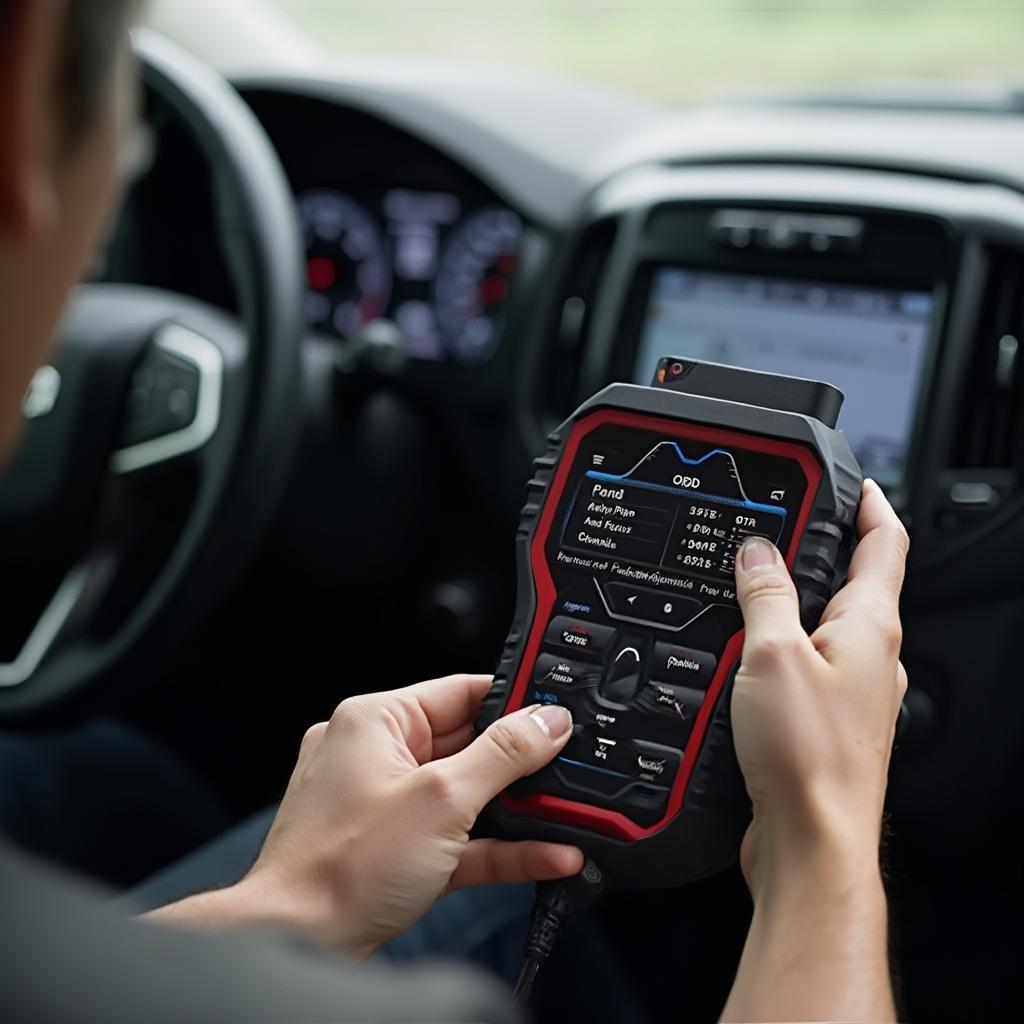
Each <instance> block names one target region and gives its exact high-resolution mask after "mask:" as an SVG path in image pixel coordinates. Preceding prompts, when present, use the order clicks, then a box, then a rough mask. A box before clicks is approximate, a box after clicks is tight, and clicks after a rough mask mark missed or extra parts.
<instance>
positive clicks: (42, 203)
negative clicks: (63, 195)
mask: <svg viewBox="0 0 1024 1024" xmlns="http://www.w3.org/2000/svg"><path fill="white" fill-rule="evenodd" d="M65 6H66V0H13V2H12V3H10V5H9V10H8V12H7V16H6V19H4V20H3V23H2V24H0V235H7V236H9V237H11V236H13V237H14V238H16V239H20V240H23V241H24V240H31V239H32V238H34V237H36V236H38V235H39V234H41V233H45V232H46V231H47V230H48V229H49V228H50V226H51V225H52V224H53V223H54V222H55V221H56V220H57V217H58V213H59V209H58V201H57V173H58V158H59V143H60V135H61V129H60V121H59V110H58V105H59V102H58V101H59V87H60V82H59V55H60V47H61V28H62V25H63V20H64V9H65Z"/></svg>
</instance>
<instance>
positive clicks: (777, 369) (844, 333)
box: [634, 267, 934, 488]
mask: <svg viewBox="0 0 1024 1024" xmlns="http://www.w3.org/2000/svg"><path fill="white" fill-rule="evenodd" d="M933 307H934V299H933V296H932V294H931V293H930V292H924V291H901V290H897V289H886V288H873V287H863V286H859V285H846V284H833V283H825V282H815V281H797V280H788V279H782V278H767V277H755V276H751V275H746V274H721V273H711V272H704V271H693V270H686V269H681V268H677V267H664V268H661V269H659V270H657V271H656V272H655V274H654V279H653V282H652V286H651V294H650V300H649V305H648V310H647V316H646V320H645V323H644V327H643V332H642V335H641V339H640V346H639V350H638V356H637V363H636V371H635V377H634V379H635V380H636V382H637V383H642V384H646V383H648V382H649V381H650V380H651V375H652V374H653V373H654V369H655V367H656V366H657V363H658V360H659V359H660V358H661V357H662V356H665V355H669V354H671V355H680V356H690V357H692V358H695V359H705V360H709V361H712V362H716V363H727V364H729V365H733V366H743V367H746V368H747V369H751V370H765V371H769V372H771V373H781V374H787V375H791V376H798V377H811V378H814V379H817V380H826V381H829V382H830V383H832V384H834V385H835V386H836V387H838V388H839V389H840V390H841V391H843V392H844V393H845V395H846V403H845V405H844V407H843V417H842V421H841V423H840V427H841V428H842V430H843V433H844V434H845V435H846V438H847V440H848V441H849V443H850V447H851V448H852V449H853V452H854V454H855V456H856V457H857V460H858V461H859V462H860V464H861V466H862V467H863V469H864V472H865V474H866V475H868V476H872V477H874V478H875V479H876V480H877V481H878V482H879V483H880V484H882V485H883V486H886V487H890V488H894V487H899V486H900V485H901V484H902V483H903V473H904V464H905V461H906V456H907V447H908V444H909V441H910V433H911V428H912V425H913V418H914V411H915V409H916V406H917V397H918V393H919V390H920V387H921V380H922V373H923V369H924V364H925V357H926V354H927V348H928V339H929V336H930V328H931V320H932V313H933Z"/></svg>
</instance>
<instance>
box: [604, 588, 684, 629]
mask: <svg viewBox="0 0 1024 1024" xmlns="http://www.w3.org/2000/svg"><path fill="white" fill-rule="evenodd" d="M604 595H605V600H606V601H607V602H608V611H609V612H610V614H611V615H612V617H613V618H621V619H631V620H635V621H640V622H647V623H651V624H652V625H655V626H661V627H663V628H665V629H679V628H680V627H681V626H684V625H685V624H686V623H687V622H689V621H690V619H692V618H693V617H694V616H695V615H696V614H697V613H698V612H699V611H700V608H701V605H700V602H699V601H695V600H694V599H693V598H692V597H680V596H679V595H678V594H674V593H671V592H669V591H664V590H649V589H648V588H646V587H635V586H633V585H632V584H631V583H618V582H612V583H606V584H605V587H604Z"/></svg>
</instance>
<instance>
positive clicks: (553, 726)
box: [530, 704, 572, 739]
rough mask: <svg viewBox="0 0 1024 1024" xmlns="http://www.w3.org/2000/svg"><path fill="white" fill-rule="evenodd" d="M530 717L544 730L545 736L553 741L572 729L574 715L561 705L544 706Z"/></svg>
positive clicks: (532, 712) (531, 713)
mask: <svg viewBox="0 0 1024 1024" xmlns="http://www.w3.org/2000/svg"><path fill="white" fill-rule="evenodd" d="M530 717H531V718H532V719H533V720H534V721H535V722H536V723H537V724H538V725H539V726H540V727H541V728H542V729H543V730H544V735H545V736H550V737H551V738H552V739H559V738H560V737H562V736H564V735H565V734H566V733H567V732H568V731H569V730H570V729H571V728H572V715H571V714H569V709H568V708H563V707H562V705H561V704H544V705H542V706H541V707H539V708H537V710H536V711H531V712H530Z"/></svg>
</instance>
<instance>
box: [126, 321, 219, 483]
mask: <svg viewBox="0 0 1024 1024" xmlns="http://www.w3.org/2000/svg"><path fill="white" fill-rule="evenodd" d="M223 376H224V357H223V356H222V355H221V351H220V349H219V348H218V347H217V346H216V345H215V344H214V343H213V342H212V341H210V340H209V339H208V338H204V337H202V335H199V334H196V333H195V332H194V331H190V330H189V329H188V328H186V327H182V326H181V325H180V324H173V323H171V324H165V325H164V326H163V327H161V328H160V329H159V330H158V331H157V334H156V336H155V338H154V340H153V344H152V345H151V346H150V349H149V351H148V352H147V353H146V355H145V357H144V358H143V360H142V362H141V363H140V364H139V367H138V369H137V370H136V371H135V376H134V378H133V380H132V387H131V390H130V391H129V393H128V399H127V410H126V413H125V421H124V426H123V428H122V433H121V445H122V447H120V448H118V450H117V451H115V452H114V453H113V455H112V456H111V466H112V467H113V469H114V470H115V472H118V473H131V472H134V471H135V470H139V469H143V468H145V467H146V466H152V465H155V464H157V463H160V462H166V461H167V460H168V459H173V458H176V457H177V456H179V455H184V454H186V453H187V452H192V451H195V450H196V449H198V448H201V447H202V446H203V445H204V444H206V442H207V441H209V440H210V438H211V437H213V435H214V433H215V431H216V429H217V425H218V423H219V422H220V406H221V388H222V384H223Z"/></svg>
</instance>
